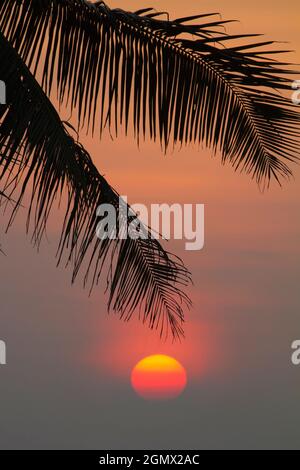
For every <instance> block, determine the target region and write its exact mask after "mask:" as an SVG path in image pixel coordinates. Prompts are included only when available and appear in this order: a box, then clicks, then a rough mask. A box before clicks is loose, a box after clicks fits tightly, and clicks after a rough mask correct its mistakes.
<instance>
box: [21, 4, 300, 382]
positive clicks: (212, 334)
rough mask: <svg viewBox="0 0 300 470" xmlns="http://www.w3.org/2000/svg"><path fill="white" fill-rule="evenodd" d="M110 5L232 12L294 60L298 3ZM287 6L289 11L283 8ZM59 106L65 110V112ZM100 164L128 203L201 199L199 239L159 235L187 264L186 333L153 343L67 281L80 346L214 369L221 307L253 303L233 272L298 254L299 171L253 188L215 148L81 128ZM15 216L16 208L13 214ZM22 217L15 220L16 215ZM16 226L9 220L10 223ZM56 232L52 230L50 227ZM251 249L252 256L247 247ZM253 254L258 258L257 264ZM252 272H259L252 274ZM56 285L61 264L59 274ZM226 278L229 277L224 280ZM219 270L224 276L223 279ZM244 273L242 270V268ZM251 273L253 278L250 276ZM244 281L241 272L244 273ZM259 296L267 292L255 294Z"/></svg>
mask: <svg viewBox="0 0 300 470" xmlns="http://www.w3.org/2000/svg"><path fill="white" fill-rule="evenodd" d="M109 5H110V6H111V7H122V8H123V9H131V10H134V9H138V8H141V7H144V6H148V5H150V6H153V7H154V8H156V9H157V10H160V11H164V10H166V11H169V12H170V15H171V17H180V16H187V15H194V14H197V13H204V12H205V13H208V12H220V13H221V14H222V17H223V18H224V19H239V20H240V22H239V23H234V24H232V25H228V31H231V32H232V33H233V34H235V33H260V32H263V33H265V34H266V37H267V39H277V40H284V41H290V43H291V45H290V47H291V49H295V50H297V54H292V55H291V56H290V57H289V58H290V59H291V60H292V61H294V62H297V61H298V62H300V41H299V34H298V29H299V20H298V17H297V15H296V11H297V8H298V3H296V1H289V2H288V5H289V7H288V8H287V5H286V4H283V3H282V2H274V1H269V0H268V1H264V2H261V1H258V0H254V1H252V2H250V3H245V2H240V1H238V0H234V1H233V0H226V2H225V1H222V0H220V1H201V2H195V1H190V0H187V1H185V2H182V1H181V0H180V1H179V0H172V1H170V0H165V1H164V0H159V1H158V0H151V2H148V3H147V2H143V3H142V2H140V1H122V2H121V3H120V2H118V1H111V2H109ZM291 11H295V14H292V13H291ZM66 116H69V111H67V112H66ZM81 141H82V143H84V145H86V147H87V148H88V150H89V151H90V153H91V155H92V157H93V158H94V161H95V162H96V164H97V166H98V168H99V170H100V172H101V173H102V174H104V175H105V176H106V178H107V179H108V181H109V182H110V183H111V184H112V185H113V186H114V187H115V188H116V189H117V190H118V191H119V192H120V193H121V194H123V195H127V196H128V199H129V202H130V203H135V202H139V203H161V202H170V203H172V202H179V203H205V205H206V242H205V249H204V250H203V251H201V252H196V253H193V252H192V253H188V252H185V251H184V249H183V243H179V242H176V243H172V242H170V243H168V244H167V248H169V249H170V250H171V251H175V252H176V253H177V254H178V255H180V256H181V257H182V258H183V260H184V262H185V264H186V265H187V266H188V268H189V269H190V270H191V271H192V274H193V279H194V283H195V285H194V287H192V288H191V290H190V295H191V298H192V301H193V304H194V305H193V308H192V310H191V312H187V315H186V318H187V324H186V340H185V341H184V342H183V343H182V344H176V345H173V344H172V343H171V342H168V343H166V344H164V343H163V344H162V343H161V341H160V340H159V338H157V336H156V335H155V334H154V333H152V332H149V331H148V330H147V329H146V328H145V327H143V326H141V325H140V324H139V323H138V321H135V320H133V321H132V322H131V323H129V324H123V323H120V322H119V321H117V320H116V319H114V318H113V317H112V316H111V317H107V315H106V308H105V304H104V303H103V302H104V299H103V295H102V294H101V293H100V292H99V290H98V291H97V292H96V293H94V295H93V296H92V298H91V299H87V293H86V292H83V291H82V290H81V285H80V283H77V284H76V286H75V287H73V289H72V290H70V293H69V295H71V296H72V295H73V294H72V293H73V292H74V290H75V289H76V295H79V297H80V298H81V299H82V302H83V309H84V311H85V318H86V321H87V325H88V329H90V333H89V334H90V342H89V343H90V344H89V347H88V348H87V350H86V351H81V350H80V351H79V355H80V356H84V358H85V359H86V360H87V361H88V362H91V363H93V364H97V366H96V369H97V367H99V368H104V369H105V370H106V371H109V373H114V374H116V375H122V376H127V377H128V373H129V372H130V369H131V367H132V365H133V364H134V363H136V362H137V361H138V360H139V359H140V358H141V357H143V356H145V355H149V354H155V353H160V352H163V353H167V354H171V355H172V354H173V355H175V356H176V357H177V358H178V359H179V360H180V361H182V363H183V364H184V365H186V367H187V370H188V374H189V375H190V376H191V377H194V378H199V377H201V376H202V375H203V374H208V373H211V374H215V373H216V368H217V369H218V373H219V374H222V373H223V372H224V370H227V369H226V368H228V367H229V368H230V367H232V361H233V357H232V356H234V354H235V352H234V347H233V348H232V347H231V345H229V344H228V329H227V328H228V325H230V322H231V321H232V318H231V310H232V309H240V312H241V313H240V314H241V315H243V309H244V307H245V306H247V308H251V307H253V297H252V293H251V292H250V291H249V289H248V288H247V285H246V284H245V285H239V286H236V285H235V283H236V276H237V277H240V279H241V280H242V281H243V279H244V278H243V273H244V274H245V273H248V272H249V273H252V269H254V270H255V269H256V270H258V271H259V270H260V264H259V261H257V259H256V254H259V253H265V252H267V253H269V252H270V253H275V254H276V253H280V254H282V256H284V257H285V259H286V260H289V259H290V258H291V257H292V256H293V254H295V253H298V254H299V248H298V236H299V231H300V224H299V219H298V217H297V216H296V214H297V210H298V209H297V208H298V207H299V199H300V191H299V177H300V171H299V169H298V168H294V169H295V181H291V182H290V183H288V184H286V185H285V186H284V187H283V188H282V189H280V188H279V187H277V186H276V185H274V186H273V187H272V188H271V189H270V190H269V191H268V192H266V193H264V194H261V193H260V191H259V189H258V188H257V186H256V184H255V183H254V182H252V181H251V180H250V179H249V177H248V176H246V175H239V174H235V173H234V172H233V170H232V168H231V167H230V166H226V167H222V166H221V165H220V158H219V156H218V155H217V156H216V157H214V158H213V159H212V158H210V151H209V150H206V149H201V148H200V149H198V148H193V147H192V146H191V147H188V148H183V149H182V150H180V151H179V150H178V149H176V150H175V151H172V150H169V151H168V153H167V155H166V156H164V155H163V154H162V153H161V150H160V146H159V144H158V143H153V142H149V141H147V142H146V143H142V144H141V146H140V149H138V148H137V145H136V143H135V142H134V141H133V139H132V138H131V137H130V136H129V137H128V138H125V137H122V136H120V137H119V138H118V139H116V140H114V141H112V140H111V138H110V136H109V133H108V132H106V133H104V137H103V139H102V141H99V140H98V139H97V136H95V137H94V138H91V137H90V136H88V137H86V136H84V135H82V136H81ZM19 220H20V221H22V217H20V218H19ZM22 222H23V221H22ZM18 227H19V223H18ZM55 232H56V233H58V224H55V223H52V224H51V226H50V228H49V233H50V234H51V235H53V237H54V238H55ZM56 236H57V235H56ZM251 253H254V256H253V257H251ZM257 262H258V264H257ZM258 276H259V274H258ZM64 278H65V282H66V285H67V283H68V281H69V273H65V274H64ZM226 278H228V279H229V280H230V279H231V283H229V281H228V282H227V281H226V282H225V280H226ZM224 279H225V280H224ZM245 279H246V278H245ZM252 281H253V279H252ZM244 282H245V283H246V280H245V281H244ZM260 301H261V302H268V298H265V297H264V296H263V295H262V298H261V300H260Z"/></svg>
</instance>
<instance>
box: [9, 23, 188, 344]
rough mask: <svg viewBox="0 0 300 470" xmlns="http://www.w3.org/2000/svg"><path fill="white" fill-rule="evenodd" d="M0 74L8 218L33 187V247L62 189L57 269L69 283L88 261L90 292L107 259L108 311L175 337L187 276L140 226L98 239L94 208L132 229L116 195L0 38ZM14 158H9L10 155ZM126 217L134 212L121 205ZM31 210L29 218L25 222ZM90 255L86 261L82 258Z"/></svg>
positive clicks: (179, 328) (98, 221) (185, 302)
mask: <svg viewBox="0 0 300 470" xmlns="http://www.w3.org/2000/svg"><path fill="white" fill-rule="evenodd" d="M0 74H1V77H3V79H4V80H5V82H6V83H7V84H8V96H9V106H8V107H4V106H3V107H1V108H0V123H1V126H0V149H1V157H0V168H1V169H2V175H8V179H7V180H6V183H5V188H6V189H7V191H9V192H7V194H6V197H11V196H12V195H13V194H14V193H15V191H16V189H17V187H18V185H19V183H20V184H21V190H20V193H19V195H18V200H17V201H16V204H15V206H14V211H13V213H12V216H11V221H10V222H12V221H13V218H14V215H15V213H16V211H17V210H18V208H19V207H20V205H21V202H22V200H23V197H24V195H25V192H26V189H27V188H28V186H30V183H31V186H32V189H31V199H30V205H29V213H28V226H29V223H30V219H31V218H32V217H33V218H34V232H33V241H34V242H35V243H37V244H39V243H40V241H41V239H42V236H43V234H44V232H45V229H46V223H47V220H48V217H49V214H50V210H51V208H52V206H53V202H54V201H55V199H57V198H61V196H62V194H63V191H64V190H66V191H67V201H68V202H67V207H66V213H65V217H64V224H63V230H62V234H61V239H60V243H59V249H58V263H59V262H61V260H62V257H63V253H64V251H66V250H67V251H68V256H67V260H66V261H67V263H71V264H72V266H73V280H75V278H76V276H77V274H78V271H79V268H80V266H81V265H82V263H83V261H84V259H85V257H88V265H87V271H86V275H85V282H88V280H89V276H90V277H91V281H90V283H91V288H92V287H93V285H94V283H95V282H98V279H99V276H100V274H101V273H102V269H103V266H104V264H105V262H106V261H108V264H109V266H108V269H109V275H108V277H107V287H108V289H109V302H108V304H109V308H110V307H111V308H112V309H113V310H114V311H116V312H119V313H120V314H121V317H123V318H124V319H125V320H128V319H130V317H131V315H132V314H133V312H134V311H136V309H137V308H139V312H140V316H141V317H142V320H143V321H144V322H145V323H148V324H149V326H150V328H159V329H160V332H161V334H163V333H164V334H166V335H167V334H168V331H170V332H171V334H172V336H173V337H174V338H179V336H181V335H182V334H183V329H182V322H183V319H184V313H183V312H184V310H183V309H184V306H187V307H189V305H190V300H189V298H188V297H187V296H186V295H185V294H184V293H183V292H182V291H181V286H183V285H186V284H187V283H188V282H189V280H190V275H189V273H188V271H187V270H186V269H185V267H184V266H183V265H182V263H181V261H180V260H179V259H177V258H176V257H174V256H172V255H170V254H169V253H167V252H166V251H165V250H163V248H162V247H161V245H160V243H159V242H158V241H157V240H156V239H154V238H151V232H150V231H149V229H148V228H147V227H145V226H144V225H143V224H142V223H140V230H141V231H143V232H144V236H143V237H141V238H138V239H133V238H131V237H128V238H126V239H124V240H121V239H113V238H109V237H108V238H105V239H101V238H97V237H96V231H97V228H98V227H99V224H101V219H100V218H99V217H96V213H97V207H98V206H99V205H100V204H106V203H109V204H113V205H114V206H115V208H116V210H117V213H118V222H119V225H122V224H123V225H124V224H125V223H126V224H127V225H126V227H123V229H124V228H125V229H127V230H128V232H130V230H132V224H131V222H132V219H130V217H129V218H128V219H127V218H125V214H124V217H123V214H120V213H119V212H118V211H119V195H118V194H117V193H116V191H114V190H113V189H112V188H111V186H110V185H109V184H108V183H107V181H106V180H105V178H104V177H103V176H101V175H100V174H99V172H98V170H97V168H96V167H95V166H94V164H93V162H92V160H91V157H90V156H89V154H88V153H87V151H86V150H85V149H84V148H83V147H82V146H81V145H80V144H79V143H78V142H76V141H75V140H74V139H73V137H72V136H71V135H70V133H69V132H68V126H67V125H66V124H65V123H63V122H61V120H60V118H59V115H58V114H57V112H56V110H55V108H54V107H53V106H52V104H51V102H50V101H49V99H48V98H47V96H46V95H45V93H44V92H43V90H42V89H41V87H40V86H39V84H38V83H37V82H36V80H35V78H34V77H33V76H32V75H31V73H30V71H29V70H28V68H27V67H26V65H25V64H24V63H23V61H22V60H21V59H20V58H19V57H18V55H17V53H16V51H15V50H14V49H13V48H12V47H11V46H10V44H9V43H8V42H7V40H6V39H5V38H4V37H3V35H2V33H1V32H0ZM16 154H17V155H18V158H17V159H16V158H15V155H16ZM127 210H128V211H129V216H131V217H134V216H135V214H134V213H133V211H132V210H131V209H130V208H129V207H127ZM32 212H34V215H33V216H32ZM89 253H90V255H89Z"/></svg>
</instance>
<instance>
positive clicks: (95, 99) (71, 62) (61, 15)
mask: <svg viewBox="0 0 300 470" xmlns="http://www.w3.org/2000/svg"><path fill="white" fill-rule="evenodd" d="M0 18H1V20H0V27H1V29H2V31H3V32H4V33H5V35H6V36H7V38H8V39H9V40H10V41H11V43H12V44H13V46H14V47H15V48H16V49H17V50H18V52H19V53H20V55H21V57H22V58H23V59H24V60H25V61H26V62H27V64H28V65H29V66H30V67H33V70H34V71H36V69H37V67H38V64H39V61H40V57H41V51H42V48H43V47H45V48H46V59H45V63H44V65H43V86H44V88H45V90H46V92H47V93H50V91H51V90H52V89H53V86H54V85H55V87H56V86H57V87H58V93H59V99H60V101H61V102H62V101H63V100H66V99H68V100H69V104H70V106H71V108H72V109H75V108H76V109H77V112H78V115H77V117H78V122H79V123H80V124H81V125H83V126H84V125H86V126H87V128H89V127H92V129H94V127H95V125H96V124H98V123H99V127H100V131H102V129H103V127H104V126H105V125H109V126H110V127H114V128H115V131H116V132H118V126H119V124H120V123H123V124H124V125H125V128H126V130H127V127H128V125H129V123H130V122H132V124H133V128H134V131H135V135H136V137H137V138H139V136H140V135H141V134H142V135H143V136H145V134H146V133H147V132H149V135H150V136H151V137H152V138H153V139H155V138H159V139H160V141H161V143H162V145H163V147H164V148H166V147H167V146H168V145H169V143H170V141H172V142H173V143H176V142H180V143H181V144H182V143H189V142H204V144H205V145H207V146H209V147H211V148H212V149H213V151H214V152H215V151H216V150H217V149H219V150H220V151H221V154H222V162H223V163H225V162H227V161H229V162H230V163H231V164H232V165H233V167H234V168H235V169H236V170H244V171H246V172H247V173H248V174H250V175H251V176H252V177H253V178H255V179H256V181H257V182H258V183H261V184H263V183H265V182H269V181H270V180H271V179H272V178H275V179H276V180H277V181H280V180H281V179H282V178H283V177H289V176H290V175H291V169H290V164H291V162H295V161H297V160H298V158H299V145H298V141H297V139H298V138H299V112H298V110H297V109H296V107H295V106H294V105H293V104H292V102H291V100H289V99H287V98H285V97H284V96H283V95H282V94H280V93H278V91H277V90H281V91H282V90H285V89H289V88H290V74H291V73H292V72H291V71H290V69H289V67H288V65H289V64H285V63H283V62H278V61H275V60H274V59H273V55H272V54H273V53H274V51H273V50H270V51H268V50H267V48H268V46H270V45H271V44H272V42H270V41H260V42H257V43H249V44H247V45H245V44H244V40H245V38H247V37H248V36H249V37H251V36H258V35H234V36H233V35H228V34H227V33H226V32H225V30H224V25H225V23H227V22H226V21H223V20H220V19H218V18H216V19H214V18H213V17H212V14H207V15H197V16H193V17H186V18H179V19H177V20H174V21H171V20H169V19H166V17H165V16H159V13H157V12H154V11H152V10H151V9H149V8H145V9H140V10H139V11H137V12H135V13H131V12H125V11H123V10H121V9H110V8H109V7H108V6H107V5H106V4H105V3H104V2H95V3H92V2H89V1H87V0H39V1H36V0H3V1H2V5H1V7H0ZM167 18H168V17H167ZM196 20H198V21H197V23H196V24H194V21H196ZM236 40H242V41H243V42H242V45H241V44H238V45H236V43H235V42H234V41H236ZM281 52H284V51H278V53H281ZM55 76H56V80H54V77H55ZM90 124H92V126H90Z"/></svg>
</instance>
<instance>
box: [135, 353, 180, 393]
mask: <svg viewBox="0 0 300 470" xmlns="http://www.w3.org/2000/svg"><path fill="white" fill-rule="evenodd" d="M131 383H132V387H133V389H134V390H135V391H136V393H137V394H138V395H140V396H141V397H143V398H146V399H154V400H162V399H168V398H175V397H178V395H180V394H181V393H182V391H183V390H184V388H185V386H186V383H187V377H186V372H185V369H184V368H183V367H182V365H181V364H180V363H179V362H178V361H176V359H173V358H172V357H170V356H165V355H163V354H156V355H153V356H148V357H145V358H144V359H142V360H141V361H139V362H138V363H137V364H136V366H135V367H134V368H133V370H132V373H131Z"/></svg>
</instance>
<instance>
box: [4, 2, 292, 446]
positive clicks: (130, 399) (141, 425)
mask: <svg viewBox="0 0 300 470" xmlns="http://www.w3.org/2000/svg"><path fill="white" fill-rule="evenodd" d="M109 5H110V6H111V7H121V8H123V9H132V10H134V9H137V8H141V7H144V6H146V7H147V6H149V5H150V6H153V7H155V8H157V9H158V10H167V11H169V12H170V14H171V17H179V16H186V15H189V14H190V15H193V14H197V13H203V12H205V13H206V12H220V13H222V17H223V18H224V19H228V18H229V19H239V20H240V23H236V24H233V25H232V26H228V30H229V31H231V32H233V33H235V32H240V33H257V32H258V33H260V32H263V33H266V35H267V39H277V40H282V41H289V42H290V48H291V49H294V50H295V51H296V52H295V53H294V54H291V55H290V56H289V57H288V59H290V60H291V61H293V62H295V63H300V37H299V17H298V16H297V11H298V2H296V0H293V1H291V0H289V1H287V2H278V1H276V2H274V1H269V0H268V1H266V0H260V1H258V0H253V1H251V2H248V3H244V2H241V1H238V0H226V1H225V0H219V1H215V0H212V1H201V2H195V1H192V0H186V1H184V2H183V1H179V0H172V1H171V0H161V1H156V0H152V1H151V2H148V3H147V2H140V1H127V0H126V1H122V2H117V1H111V2H109ZM299 78H300V77H299ZM81 140H82V142H83V143H84V144H85V145H86V146H87V148H88V149H89V151H90V153H91V155H92V156H93V158H94V159H95V162H96V163H97V166H98V168H99V170H100V171H101V173H103V174H105V176H106V178H107V179H108V180H109V182H110V183H111V184H112V185H113V186H114V187H115V188H116V189H117V190H118V191H119V192H120V193H121V194H126V195H128V198H129V202H130V203H134V202H140V203H150V202H154V203H159V202H182V203H205V205H206V244H205V249H204V250H203V251H201V252H197V253H195V252H192V253H189V252H186V251H184V245H183V242H176V243H169V244H168V248H169V249H170V250H171V251H176V253H177V254H179V255H180V256H181V257H182V258H183V259H184V262H185V264H186V265H187V266H188V267H189V269H190V270H191V271H192V274H193V280H194V286H193V288H191V290H190V295H191V297H192V300H193V304H194V305H193V308H192V310H191V311H190V312H187V317H186V318H187V324H186V328H185V330H186V339H185V340H184V341H183V342H182V343H181V344H175V345H174V344H172V343H171V342H167V343H161V342H160V341H159V339H158V338H157V335H156V334H155V333H153V332H149V331H148V330H147V329H146V328H145V327H143V326H142V325H140V324H139V323H138V321H135V320H133V321H132V322H131V323H128V324H124V323H122V322H120V321H119V320H118V319H117V318H116V317H114V316H113V315H111V316H108V315H107V310H106V303H105V302H106V299H105V296H104V295H103V294H102V291H101V288H98V289H96V290H95V291H94V293H93V295H92V296H91V297H88V292H86V291H84V290H83V289H82V287H81V283H80V282H77V283H76V284H75V285H74V286H70V272H69V271H68V270H63V269H56V267H55V259H54V254H55V248H56V243H57V241H58V234H59V220H60V219H59V213H58V212H57V213H55V214H54V217H53V218H52V220H51V223H50V225H49V230H48V240H45V241H44V243H43V244H42V247H41V250H40V253H39V254H37V253H36V251H35V250H34V249H33V248H32V247H31V245H30V239H29V237H27V238H26V236H25V224H24V221H25V213H24V214H22V213H21V212H20V214H19V217H18V219H17V221H16V224H15V226H14V227H13V228H12V229H11V230H10V232H9V234H8V235H4V234H3V233H1V244H2V247H3V249H4V250H5V252H6V255H7V256H6V257H1V259H0V271H1V287H0V292H1V306H0V339H4V340H5V341H6V343H7V353H8V357H7V360H8V365H7V366H6V367H1V368H0V390H1V392H0V416H1V419H0V448H3V449H13V448H34V449H37V448H52V449H53V448H55V449H58V448H71V449H73V448H80V449H89V448H98V449H114V448H115V449H116V448H118V449H137V448H139V449H151V448H160V449H174V448H182V449H185V448H186V449H193V448H197V449H198V448H200V449H201V448H204V449H213V448H252V449H254V448H266V447H267V448H295V447H299V442H300V431H299V429H300V407H299V387H300V367H298V368H297V367H295V366H292V365H291V361H290V356H291V343H292V341H293V340H295V339H299V338H300V320H299V311H300V309H299V308H300V297H299V274H300V263H299V261H300V249H299V240H300V237H299V235H300V218H299V203H300V185H299V181H300V169H299V168H297V167H295V168H294V176H295V180H292V181H291V182H290V183H288V184H286V185H284V187H283V188H281V189H280V188H279V187H276V186H275V185H273V186H272V187H271V189H270V190H269V191H268V192H266V193H264V194H262V193H261V192H260V191H259V189H258V188H257V186H256V185H255V183H254V182H252V181H251V180H249V178H248V177H247V176H245V175H239V174H235V173H234V172H233V170H232V168H231V167H230V166H226V167H222V166H221V165H220V158H219V156H218V155H217V156H216V157H214V158H211V157H210V152H209V151H207V150H205V149H204V150H203V149H197V148H193V147H189V148H183V149H182V150H181V151H179V150H175V151H173V152H171V151H170V152H169V153H168V155H167V156H163V155H162V154H161V151H160V148H159V144H155V143H149V142H147V143H144V144H142V145H141V147H140V149H139V150H138V148H137V146H136V143H135V142H134V141H133V140H132V139H131V138H130V137H129V138H127V139H126V138H125V137H120V138H118V139H117V140H115V141H112V140H111V138H110V136H109V135H108V134H106V135H105V136H104V138H103V139H102V141H101V142H99V141H98V140H97V138H96V137H95V138H94V139H92V138H90V137H84V138H83V139H81ZM157 353H167V354H170V355H171V356H174V357H175V358H176V359H178V360H179V361H180V362H181V363H182V364H183V365H184V366H185V368H186V370H187V374H188V382H189V383H188V386H187V388H186V390H185V392H184V393H183V395H182V396H181V397H180V398H178V399H177V400H175V401H170V402H162V403H157V402H155V403H152V402H147V401H144V400H142V399H141V398H139V397H137V396H136V395H135V393H134V392H133V390H132V389H131V386H130V373H131V369H132V367H133V366H134V365H135V364H136V363H137V362H138V361H139V360H140V359H141V358H143V357H144V356H147V355H149V354H157Z"/></svg>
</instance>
